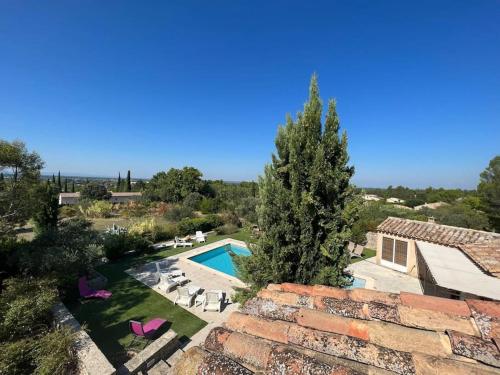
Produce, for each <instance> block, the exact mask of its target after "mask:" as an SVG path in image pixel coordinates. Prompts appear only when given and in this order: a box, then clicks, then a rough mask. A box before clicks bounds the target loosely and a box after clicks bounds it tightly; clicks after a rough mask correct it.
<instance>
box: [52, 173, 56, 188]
mask: <svg viewBox="0 0 500 375" xmlns="http://www.w3.org/2000/svg"><path fill="white" fill-rule="evenodd" d="M52 183H53V184H54V185H55V184H56V176H55V175H54V173H52Z"/></svg>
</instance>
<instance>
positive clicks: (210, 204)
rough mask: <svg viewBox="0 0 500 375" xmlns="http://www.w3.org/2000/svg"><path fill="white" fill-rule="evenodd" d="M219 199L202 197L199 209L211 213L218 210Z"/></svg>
mask: <svg viewBox="0 0 500 375" xmlns="http://www.w3.org/2000/svg"><path fill="white" fill-rule="evenodd" d="M219 203H220V202H219V201H218V200H217V199H216V198H203V199H202V201H201V202H200V211H201V212H203V213H204V214H212V213H215V212H217V211H218V210H219V206H220V205H219Z"/></svg>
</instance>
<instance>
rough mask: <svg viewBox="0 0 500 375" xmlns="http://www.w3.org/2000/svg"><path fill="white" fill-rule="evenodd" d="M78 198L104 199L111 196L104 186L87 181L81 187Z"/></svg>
mask: <svg viewBox="0 0 500 375" xmlns="http://www.w3.org/2000/svg"><path fill="white" fill-rule="evenodd" d="M80 198H81V199H89V200H106V199H109V198H111V193H109V192H108V190H107V189H106V186H104V185H102V184H99V183H97V182H89V183H87V184H85V186H84V187H83V188H82V191H81V192H80Z"/></svg>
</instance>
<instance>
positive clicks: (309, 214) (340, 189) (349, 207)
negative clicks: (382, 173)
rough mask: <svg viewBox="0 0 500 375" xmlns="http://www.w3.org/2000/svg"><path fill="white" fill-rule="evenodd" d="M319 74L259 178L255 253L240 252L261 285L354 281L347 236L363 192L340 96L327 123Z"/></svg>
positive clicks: (243, 269) (242, 267)
mask: <svg viewBox="0 0 500 375" xmlns="http://www.w3.org/2000/svg"><path fill="white" fill-rule="evenodd" d="M321 112H322V103H321V100H320V97H319V89H318V83H317V78H316V76H315V75H313V77H312V79H311V85H310V88H309V100H308V101H307V102H306V103H305V105H304V111H303V112H302V113H299V114H298V115H297V120H296V121H293V119H292V118H291V117H290V116H288V117H287V121H286V125H285V126H280V127H279V129H278V134H277V137H276V142H275V143H276V154H274V155H273V156H272V162H271V164H269V165H267V166H266V167H265V170H264V175H263V176H262V177H260V178H259V197H260V203H259V206H258V210H257V211H258V219H259V227H260V228H261V229H262V231H263V234H262V236H261V237H260V239H259V241H258V244H257V246H255V247H253V248H252V255H251V256H249V257H235V261H236V264H237V266H238V271H239V273H240V276H241V277H242V278H243V280H244V281H246V282H248V283H249V284H251V285H252V286H253V287H254V288H255V289H259V288H261V287H262V286H264V285H266V284H268V283H270V282H273V283H282V282H297V283H302V284H313V283H319V284H326V285H334V286H343V285H348V284H349V283H350V277H349V276H348V275H347V274H346V273H345V272H344V270H345V268H346V267H347V265H348V264H349V259H350V255H349V252H348V250H347V243H348V239H349V237H350V234H351V232H350V228H351V226H352V224H353V222H354V220H355V219H356V216H357V211H358V207H359V197H358V196H357V195H356V194H355V191H354V187H353V186H352V185H351V184H350V179H351V177H352V175H353V174H354V168H353V167H352V166H349V165H348V159H349V158H348V154H347V136H346V133H345V132H344V133H343V134H342V135H341V136H339V118H338V116H337V112H336V104H335V101H334V100H330V101H329V103H328V113H327V116H326V120H325V124H324V126H323V125H322V124H321Z"/></svg>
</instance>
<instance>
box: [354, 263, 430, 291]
mask: <svg viewBox="0 0 500 375" xmlns="http://www.w3.org/2000/svg"><path fill="white" fill-rule="evenodd" d="M348 269H349V270H350V271H351V272H352V273H353V275H354V276H355V277H358V278H361V279H365V280H366V285H365V288H366V289H374V290H380V291H383V292H390V293H400V292H411V293H416V294H422V288H421V287H420V282H419V281H418V279H417V278H415V277H412V276H409V275H407V274H405V273H402V272H398V271H394V270H391V269H389V268H387V267H382V266H379V265H378V264H376V263H375V257H373V258H368V259H365V260H362V261H360V262H356V263H353V264H351V265H349V267H348Z"/></svg>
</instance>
